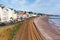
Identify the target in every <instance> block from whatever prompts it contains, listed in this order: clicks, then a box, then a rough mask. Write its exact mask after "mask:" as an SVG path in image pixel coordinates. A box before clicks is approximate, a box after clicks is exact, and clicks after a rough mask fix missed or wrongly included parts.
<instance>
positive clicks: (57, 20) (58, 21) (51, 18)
mask: <svg viewBox="0 0 60 40" xmlns="http://www.w3.org/2000/svg"><path fill="white" fill-rule="evenodd" d="M49 22H50V23H54V24H56V25H57V26H59V27H60V16H49Z"/></svg>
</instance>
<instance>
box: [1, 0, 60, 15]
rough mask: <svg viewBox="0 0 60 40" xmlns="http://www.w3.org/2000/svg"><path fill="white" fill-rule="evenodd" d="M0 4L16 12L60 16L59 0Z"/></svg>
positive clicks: (3, 1)
mask: <svg viewBox="0 0 60 40" xmlns="http://www.w3.org/2000/svg"><path fill="white" fill-rule="evenodd" d="M0 4H3V5H5V6H6V7H9V8H13V9H16V10H22V11H32V12H36V13H44V14H54V15H60V0H0Z"/></svg>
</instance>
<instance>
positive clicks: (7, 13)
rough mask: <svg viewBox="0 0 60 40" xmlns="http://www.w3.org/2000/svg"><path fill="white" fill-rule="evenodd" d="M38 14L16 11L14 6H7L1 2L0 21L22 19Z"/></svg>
mask: <svg viewBox="0 0 60 40" xmlns="http://www.w3.org/2000/svg"><path fill="white" fill-rule="evenodd" d="M32 16H36V15H34V14H29V12H26V11H25V12H23V11H16V10H14V9H12V8H7V7H5V6H4V5H2V4H0V23H1V22H11V21H21V20H24V19H26V18H29V17H32Z"/></svg>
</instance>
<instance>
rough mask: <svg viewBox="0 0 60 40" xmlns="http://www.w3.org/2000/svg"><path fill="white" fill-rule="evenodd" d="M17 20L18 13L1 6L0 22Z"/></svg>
mask: <svg viewBox="0 0 60 40" xmlns="http://www.w3.org/2000/svg"><path fill="white" fill-rule="evenodd" d="M16 19H17V13H16V12H15V10H13V9H11V8H6V7H5V6H4V5H2V4H0V22H10V21H13V20H16Z"/></svg>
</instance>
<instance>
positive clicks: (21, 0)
mask: <svg viewBox="0 0 60 40" xmlns="http://www.w3.org/2000/svg"><path fill="white" fill-rule="evenodd" d="M25 3H26V0H11V4H20V5H24V4H25Z"/></svg>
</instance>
